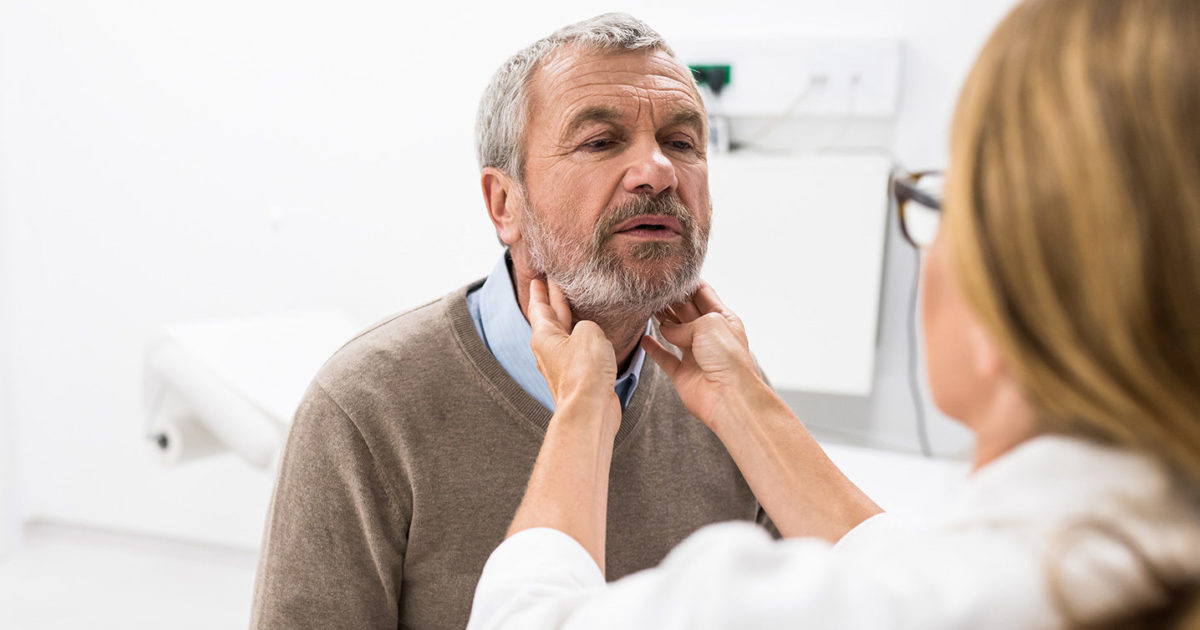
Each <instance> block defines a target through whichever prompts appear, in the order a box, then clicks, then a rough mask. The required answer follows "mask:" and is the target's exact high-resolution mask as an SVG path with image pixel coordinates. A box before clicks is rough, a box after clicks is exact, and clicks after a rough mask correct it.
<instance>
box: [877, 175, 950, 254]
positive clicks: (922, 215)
mask: <svg viewBox="0 0 1200 630" xmlns="http://www.w3.org/2000/svg"><path fill="white" fill-rule="evenodd" d="M942 181H943V177H942V171H921V172H918V173H906V172H904V171H900V170H897V171H893V172H892V176H891V177H890V178H889V180H888V193H889V196H890V197H891V199H892V200H893V201H894V202H895V204H896V211H897V212H898V213H900V233H901V234H903V235H904V239H905V240H907V241H908V242H909V243H910V244H911V245H912V246H913V247H916V248H917V249H924V248H926V247H929V246H930V245H931V244H932V243H933V239H934V237H935V236H937V231H938V224H939V223H941V220H942Z"/></svg>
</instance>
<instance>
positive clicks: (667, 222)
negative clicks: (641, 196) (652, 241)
mask: <svg viewBox="0 0 1200 630" xmlns="http://www.w3.org/2000/svg"><path fill="white" fill-rule="evenodd" d="M614 231H615V232H616V233H617V234H626V235H629V236H641V237H649V238H655V237H657V238H669V237H673V236H676V235H678V234H682V233H683V226H682V225H680V223H679V219H676V218H675V217H669V216H666V215H661V214H648V215H643V216H640V217H634V218H632V219H628V220H625V221H622V222H621V223H620V224H618V225H617V229H616V230H614Z"/></svg>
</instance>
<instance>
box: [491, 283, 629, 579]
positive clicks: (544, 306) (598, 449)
mask: <svg viewBox="0 0 1200 630" xmlns="http://www.w3.org/2000/svg"><path fill="white" fill-rule="evenodd" d="M571 319H572V318H571V310H570V307H568V305H567V300H566V298H565V297H564V296H563V295H562V292H561V291H559V289H558V287H557V286H553V285H552V286H550V287H549V288H548V287H547V286H546V284H545V283H544V282H543V281H541V280H534V281H533V282H532V283H531V284H530V292H529V323H530V325H531V326H532V328H533V337H532V340H531V345H532V346H533V354H534V356H535V357H536V358H537V362H538V369H540V370H541V371H542V374H544V375H545V376H546V382H547V384H548V385H549V386H550V393H551V394H552V395H553V396H554V405H555V410H554V416H553V417H552V418H551V419H550V426H549V427H548V428H547V429H546V438H545V440H543V442H542V448H541V451H539V452H538V457H537V461H536V462H535V463H534V465H533V473H532V474H531V476H530V479H529V487H528V488H527V489H526V490H525V498H524V499H523V500H522V501H521V506H520V507H519V508H518V509H517V513H516V516H514V517H513V522H512V526H511V527H510V528H509V530H508V536H509V537H511V536H513V535H514V534H517V533H519V532H522V531H524V530H527V529H531V528H537V527H549V528H553V529H556V530H558V531H561V532H563V533H565V534H567V535H569V536H570V537H572V538H574V539H575V540H576V541H578V542H579V544H580V545H582V546H583V547H584V548H585V549H586V550H587V552H588V554H590V555H591V557H592V559H593V560H594V561H595V562H596V565H597V566H598V567H599V568H600V571H601V573H603V571H604V533H605V527H606V522H607V508H608V472H609V466H610V464H611V463H612V449H613V440H614V439H615V438H616V435H617V429H619V428H620V426H621V403H620V400H619V399H618V398H617V395H616V393H615V392H614V389H613V388H614V386H615V383H616V378H617V362H616V357H615V355H614V354H613V347H612V344H611V343H609V341H608V338H607V337H605V336H604V331H602V330H601V329H600V327H599V326H597V325H596V324H595V323H593V322H589V321H581V322H579V323H578V324H576V325H575V326H574V328H573V329H572V327H571Z"/></svg>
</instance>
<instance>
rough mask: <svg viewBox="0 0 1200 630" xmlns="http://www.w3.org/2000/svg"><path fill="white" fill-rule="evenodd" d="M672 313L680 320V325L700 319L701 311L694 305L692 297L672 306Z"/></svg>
mask: <svg viewBox="0 0 1200 630" xmlns="http://www.w3.org/2000/svg"><path fill="white" fill-rule="evenodd" d="M670 309H671V312H673V313H674V314H675V317H676V318H678V319H679V323H681V324H686V323H688V322H690V321H693V320H695V319H696V318H697V317H700V315H701V313H700V310H699V309H697V308H696V305H695V304H693V303H692V298H691V296H688V297H686V298H684V299H683V300H682V301H679V302H676V303H674V304H672V305H671V306H670Z"/></svg>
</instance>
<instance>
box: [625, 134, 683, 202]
mask: <svg viewBox="0 0 1200 630" xmlns="http://www.w3.org/2000/svg"><path fill="white" fill-rule="evenodd" d="M631 153H632V157H633V159H632V160H631V161H630V163H629V166H628V167H627V168H626V169H625V179H624V181H623V184H624V186H625V190H626V191H627V192H630V193H633V194H635V195H658V194H661V193H662V192H664V191H666V190H668V189H673V188H675V186H676V184H678V180H677V179H676V178H675V165H674V164H673V163H671V160H669V159H667V156H666V155H663V152H662V147H660V146H659V145H658V141H657V140H654V141H646V142H641V143H638V145H637V146H635V147H634V150H633V151H632V152H631Z"/></svg>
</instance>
